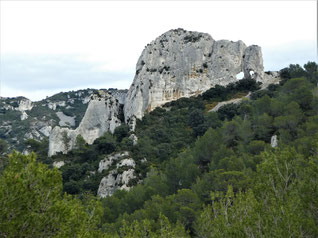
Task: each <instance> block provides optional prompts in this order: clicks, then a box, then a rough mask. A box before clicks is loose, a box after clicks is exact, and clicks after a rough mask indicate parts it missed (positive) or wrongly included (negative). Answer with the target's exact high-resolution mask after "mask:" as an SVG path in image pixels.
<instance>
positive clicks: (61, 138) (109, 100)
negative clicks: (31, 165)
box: [48, 91, 121, 156]
mask: <svg viewBox="0 0 318 238" xmlns="http://www.w3.org/2000/svg"><path fill="white" fill-rule="evenodd" d="M119 111H120V104H119V102H118V100H116V99H115V98H114V97H113V96H111V95H110V94H108V93H105V92H103V91H100V92H99V94H98V95H93V96H92V98H91V101H90V102H89V105H88V107H87V110H86V112H85V115H84V117H83V119H82V121H81V123H80V125H79V126H78V127H77V128H76V129H75V130H71V129H68V128H60V127H58V126H56V127H54V129H53V130H52V132H51V135H50V139H49V154H48V155H49V156H52V155H55V154H56V153H57V152H62V153H67V152H68V151H70V150H71V149H72V148H74V146H75V142H76V137H77V136H78V135H81V136H82V137H83V138H84V140H85V141H86V142H87V143H88V144H92V143H93V142H94V140H95V139H97V138H98V137H100V136H102V135H103V134H104V133H105V132H107V131H110V132H111V133H113V132H114V130H115V128H116V127H117V126H120V125H121V121H120V119H119ZM65 142H68V143H65Z"/></svg>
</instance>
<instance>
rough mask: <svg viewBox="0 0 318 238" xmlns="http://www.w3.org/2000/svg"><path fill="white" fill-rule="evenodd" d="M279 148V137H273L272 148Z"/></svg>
mask: <svg viewBox="0 0 318 238" xmlns="http://www.w3.org/2000/svg"><path fill="white" fill-rule="evenodd" d="M277 146H278V139H277V135H273V136H272V137H271V147H273V148H275V147H277Z"/></svg>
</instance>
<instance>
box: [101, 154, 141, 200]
mask: <svg viewBox="0 0 318 238" xmlns="http://www.w3.org/2000/svg"><path fill="white" fill-rule="evenodd" d="M135 166H136V163H135V161H134V160H133V159H132V158H131V157H129V153H128V152H127V151H124V152H121V153H117V154H113V155H109V156H107V157H106V158H105V159H104V160H102V161H100V163H99V168H98V172H99V173H101V172H103V171H107V172H106V174H107V176H105V177H103V178H102V180H101V182H100V184H99V188H98V191H97V195H98V196H99V197H107V196H112V195H113V194H114V192H115V191H116V190H118V189H119V190H123V189H124V190H129V189H130V182H131V180H132V179H135V178H136V176H135ZM113 167H115V168H114V169H112V170H110V169H111V168H113Z"/></svg>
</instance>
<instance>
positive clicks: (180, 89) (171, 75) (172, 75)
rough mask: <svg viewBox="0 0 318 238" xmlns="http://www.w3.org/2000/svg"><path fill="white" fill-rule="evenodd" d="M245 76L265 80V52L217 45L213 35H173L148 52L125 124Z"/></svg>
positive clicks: (138, 68) (173, 32) (180, 32)
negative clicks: (242, 75)
mask: <svg viewBox="0 0 318 238" xmlns="http://www.w3.org/2000/svg"><path fill="white" fill-rule="evenodd" d="M241 72H243V73H244V77H245V78H253V79H255V80H257V81H263V80H264V68H263V59H262V52H261V48H260V47H259V46H256V45H252V46H248V47H247V46H246V45H245V44H244V43H243V42H242V41H237V42H233V41H228V40H219V41H215V40H214V39H213V38H212V37H211V36H210V35H209V34H205V33H199V32H191V31H185V30H183V29H176V30H170V31H168V32H166V33H164V34H162V35H161V36H159V37H158V38H157V39H155V40H154V41H153V42H151V43H150V44H148V45H147V46H146V47H145V49H144V50H143V52H142V54H141V56H140V58H139V60H138V62H137V66H136V75H135V78H134V81H133V83H132V85H131V87H130V88H129V90H128V93H127V95H126V99H125V105H124V114H125V121H126V122H127V123H128V124H130V125H131V127H132V129H134V126H135V119H136V118H138V119H141V118H142V117H143V115H144V113H145V112H146V111H152V110H153V109H154V108H156V107H157V106H161V105H163V104H165V103H166V102H169V101H172V100H176V99H179V98H181V97H190V96H194V95H198V94H201V93H202V92H204V91H206V90H208V89H209V88H211V87H213V86H215V85H216V84H219V85H227V84H229V83H231V82H234V81H236V80H237V78H236V75H237V74H239V73H241Z"/></svg>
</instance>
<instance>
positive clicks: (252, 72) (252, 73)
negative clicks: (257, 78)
mask: <svg viewBox="0 0 318 238" xmlns="http://www.w3.org/2000/svg"><path fill="white" fill-rule="evenodd" d="M249 73H250V76H251V78H253V76H254V74H255V73H254V71H253V70H251V71H250V72H249Z"/></svg>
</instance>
